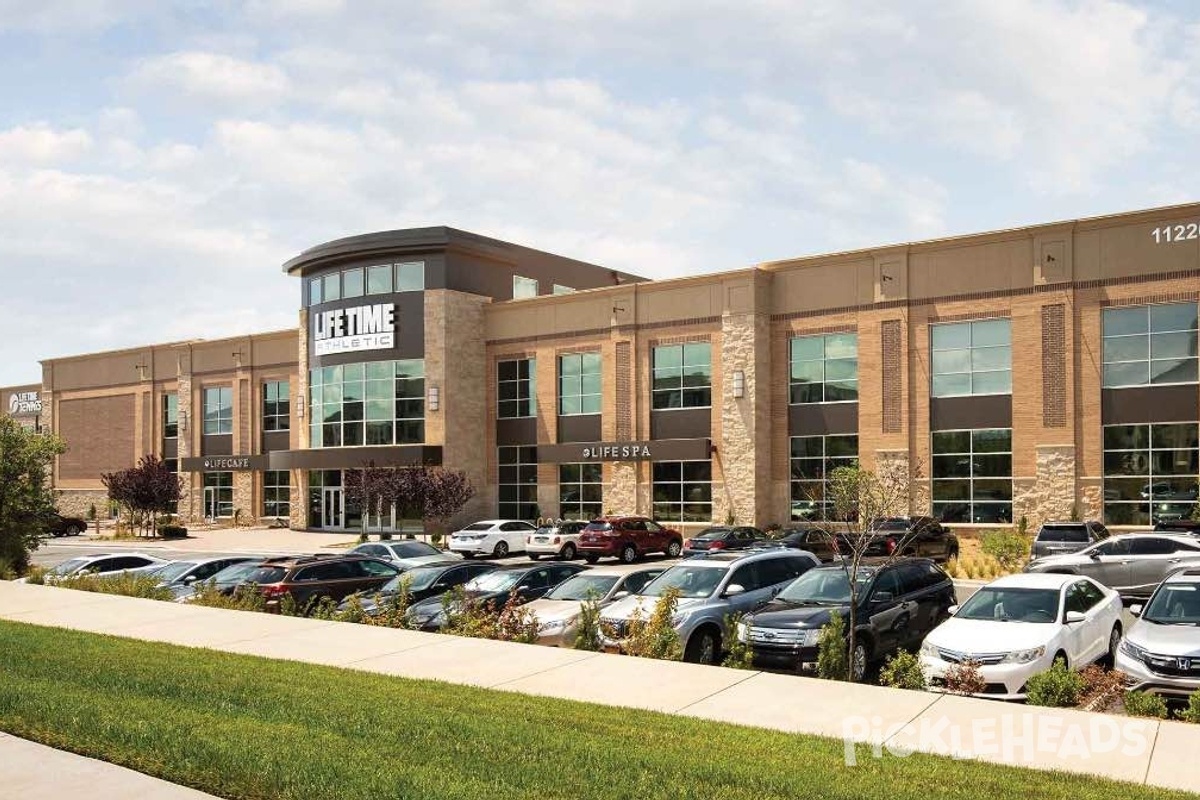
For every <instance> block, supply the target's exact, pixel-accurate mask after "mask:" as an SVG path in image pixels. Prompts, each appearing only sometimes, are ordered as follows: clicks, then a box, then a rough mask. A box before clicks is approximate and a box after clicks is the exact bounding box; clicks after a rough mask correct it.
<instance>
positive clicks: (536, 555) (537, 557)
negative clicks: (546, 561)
mask: <svg viewBox="0 0 1200 800" xmlns="http://www.w3.org/2000/svg"><path fill="white" fill-rule="evenodd" d="M541 559H542V554H541V553H530V554H529V560H530V561H540V560H541Z"/></svg>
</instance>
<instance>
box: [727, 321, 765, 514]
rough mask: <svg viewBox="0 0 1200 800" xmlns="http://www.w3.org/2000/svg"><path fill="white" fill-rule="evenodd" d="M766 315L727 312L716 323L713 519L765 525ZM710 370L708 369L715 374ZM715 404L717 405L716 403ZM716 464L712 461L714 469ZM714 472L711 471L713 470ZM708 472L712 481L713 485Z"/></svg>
mask: <svg viewBox="0 0 1200 800" xmlns="http://www.w3.org/2000/svg"><path fill="white" fill-rule="evenodd" d="M769 339H770V325H769V319H768V317H766V315H763V314H754V313H745V314H727V315H725V316H724V318H723V319H722V323H721V347H720V360H721V369H720V372H721V374H722V376H723V379H722V381H721V382H720V383H719V384H718V383H717V382H716V381H715V380H714V384H713V388H712V391H713V401H714V402H713V406H714V409H717V408H719V413H720V415H721V429H720V430H721V433H720V440H719V443H718V445H717V453H716V454H714V457H713V461H714V462H719V463H720V471H721V473H722V475H723V477H724V491H720V492H718V491H717V487H716V486H715V485H714V487H713V519H714V520H716V521H718V522H724V521H726V520H727V519H732V520H734V521H735V522H736V523H739V524H744V525H760V524H766V521H767V517H768V516H769V514H770V510H771V508H770V501H769V494H770V481H769V476H770V466H771V465H770V457H771V451H770V447H769V446H767V442H768V438H767V436H766V435H765V434H766V432H767V431H769V429H770V403H771V397H770V381H769V380H762V381H759V380H758V376H759V374H760V368H761V373H762V375H763V376H764V377H765V376H766V375H768V374H769V356H770V352H769V350H770V342H769ZM737 371H741V372H742V374H743V376H744V386H745V389H744V393H743V396H742V397H740V398H735V397H734V396H733V380H734V373H735V372H737ZM715 373H716V370H714V378H715ZM718 404H719V406H718ZM715 466H716V464H715V463H714V467H715ZM715 472H716V470H715V469H714V473H715ZM715 477H716V476H715V475H714V484H715Z"/></svg>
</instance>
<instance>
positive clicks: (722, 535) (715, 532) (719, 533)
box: [692, 528, 733, 539]
mask: <svg viewBox="0 0 1200 800" xmlns="http://www.w3.org/2000/svg"><path fill="white" fill-rule="evenodd" d="M732 533H733V531H731V530H730V529H729V528H705V529H704V530H702V531H700V532H699V533H697V534H696V535H695V536H693V537H692V538H693V539H728V538H729V536H730V534H732Z"/></svg>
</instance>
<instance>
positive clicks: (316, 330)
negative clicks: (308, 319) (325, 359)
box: [312, 303, 396, 356]
mask: <svg viewBox="0 0 1200 800" xmlns="http://www.w3.org/2000/svg"><path fill="white" fill-rule="evenodd" d="M312 339H313V355H317V356H332V355H336V354H338V353H356V352H359V351H361V350H391V349H392V348H393V347H395V346H396V304H395V303H376V304H375V305H369V306H353V307H351V308H338V309H334V310H332V311H319V312H317V313H316V314H314V315H313V319H312Z"/></svg>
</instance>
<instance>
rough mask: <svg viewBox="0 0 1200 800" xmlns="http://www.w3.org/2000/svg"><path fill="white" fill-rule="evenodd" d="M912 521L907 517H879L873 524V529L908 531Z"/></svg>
mask: <svg viewBox="0 0 1200 800" xmlns="http://www.w3.org/2000/svg"><path fill="white" fill-rule="evenodd" d="M910 524H911V523H910V522H909V521H908V520H906V519H877V520H875V523H874V524H873V525H871V530H873V531H906V530H908V528H909V525H910Z"/></svg>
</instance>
